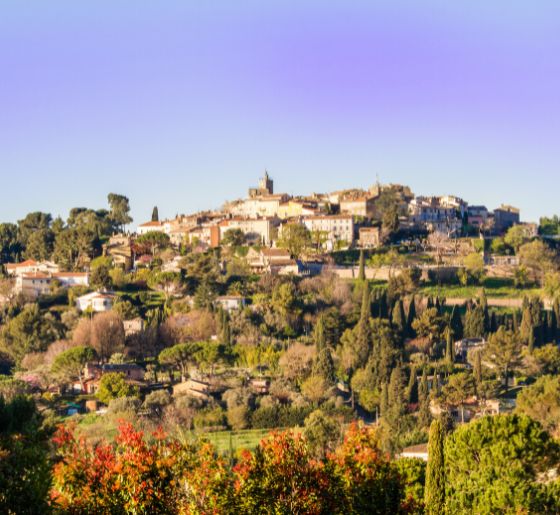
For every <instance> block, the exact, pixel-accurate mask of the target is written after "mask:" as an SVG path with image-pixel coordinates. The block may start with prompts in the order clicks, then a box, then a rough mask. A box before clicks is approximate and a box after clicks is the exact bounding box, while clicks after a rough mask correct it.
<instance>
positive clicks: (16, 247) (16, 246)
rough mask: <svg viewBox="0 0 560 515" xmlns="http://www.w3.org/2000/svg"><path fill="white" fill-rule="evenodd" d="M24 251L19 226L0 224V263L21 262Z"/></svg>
mask: <svg viewBox="0 0 560 515" xmlns="http://www.w3.org/2000/svg"><path fill="white" fill-rule="evenodd" d="M22 250H23V249H22V245H21V243H20V241H19V239H18V228H17V225H15V224H0V263H14V262H16V261H19V258H20V257H21V253H22Z"/></svg>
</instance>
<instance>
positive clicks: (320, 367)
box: [313, 316, 335, 384]
mask: <svg viewBox="0 0 560 515" xmlns="http://www.w3.org/2000/svg"><path fill="white" fill-rule="evenodd" d="M314 337H315V349H316V352H315V360H314V362H313V375H316V376H319V377H322V378H323V379H324V380H325V381H327V382H328V383H329V384H333V383H334V382H335V370H334V363H333V359H332V354H331V350H330V349H329V346H328V344H327V340H326V336H325V323H324V319H323V317H322V316H320V317H319V320H318V321H317V325H316V326H315V334H314Z"/></svg>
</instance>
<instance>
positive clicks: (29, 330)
mask: <svg viewBox="0 0 560 515" xmlns="http://www.w3.org/2000/svg"><path fill="white" fill-rule="evenodd" d="M62 332H63V327H62V326H61V324H60V322H58V321H57V320H56V319H55V318H54V317H53V315H52V314H50V313H48V314H42V313H41V310H40V309H39V306H38V305H37V304H27V305H26V306H25V307H24V308H23V310H22V311H21V312H20V313H19V314H18V315H17V316H15V317H14V318H12V319H10V320H9V321H8V323H7V324H6V325H5V326H4V327H3V328H2V331H1V333H0V335H1V339H0V348H1V350H2V351H3V352H5V353H6V354H7V355H8V356H9V357H10V358H11V359H12V360H13V361H14V362H15V363H17V364H19V363H20V362H21V360H22V359H23V357H24V356H25V355H26V354H29V353H30V352H43V351H45V350H46V348H47V346H48V345H49V343H52V342H53V341H55V340H58V339H59V338H61V337H62Z"/></svg>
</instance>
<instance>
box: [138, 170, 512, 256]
mask: <svg viewBox="0 0 560 515" xmlns="http://www.w3.org/2000/svg"><path fill="white" fill-rule="evenodd" d="M387 191H390V193H391V195H392V197H393V198H394V199H396V201H397V204H398V213H399V222H400V226H401V227H403V228H406V229H409V230H411V231H413V230H418V231H428V232H435V231H437V232H443V233H445V234H447V235H449V236H453V235H455V236H457V235H460V234H461V231H462V230H463V228H464V227H465V226H466V225H470V226H471V227H474V228H476V229H479V230H480V231H487V232H488V233H494V234H501V233H503V232H504V231H506V230H507V229H508V228H509V227H511V226H512V225H515V224H518V223H520V214H519V210H518V209H516V208H514V207H512V206H501V207H500V208H498V209H496V210H494V211H493V212H491V211H489V210H488V209H487V208H486V207H485V206H469V205H468V203H467V202H465V201H464V200H462V199H460V198H458V197H454V196H443V197H416V196H414V194H413V193H412V191H411V190H410V188H409V187H407V186H401V185H395V184H391V185H380V184H377V185H375V186H373V187H372V188H370V189H369V190H344V191H337V192H333V193H328V194H312V195H309V196H301V197H292V196H290V195H288V194H286V193H280V194H277V193H274V182H273V181H272V179H271V178H270V177H269V175H268V173H265V175H264V177H262V178H261V179H260V181H259V185H258V187H256V188H251V189H250V190H249V194H248V197H247V198H245V199H242V200H236V201H233V202H228V203H226V204H225V205H224V206H223V208H222V209H221V210H219V211H212V212H209V211H208V212H202V213H197V214H194V215H188V216H186V215H181V216H177V217H176V218H175V219H172V220H164V221H150V222H146V223H143V224H141V225H139V226H138V228H137V233H138V234H145V233H147V232H150V231H159V232H164V233H166V234H167V235H168V236H169V238H170V240H171V242H172V243H174V244H177V245H179V244H181V243H189V244H195V243H202V244H204V245H206V246H207V247H218V246H220V244H221V242H222V240H223V238H224V236H225V235H226V233H227V232H228V231H229V230H232V229H238V230H240V231H241V232H242V233H243V235H244V236H245V239H246V241H247V242H249V243H256V244H260V245H264V246H268V247H272V246H274V244H275V242H276V240H277V239H278V238H279V237H280V236H281V234H282V228H283V227H284V226H285V225H286V224H293V223H298V224H301V225H303V226H305V227H307V229H308V230H309V231H310V232H311V234H312V235H316V236H318V238H317V239H318V240H319V241H320V244H321V245H322V246H323V248H324V250H326V251H332V250H334V249H341V248H348V247H351V246H357V247H361V248H375V247H377V246H379V245H380V244H381V243H382V232H381V227H380V224H379V222H378V220H379V209H380V207H379V201H380V199H381V197H382V195H383V193H384V192H387Z"/></svg>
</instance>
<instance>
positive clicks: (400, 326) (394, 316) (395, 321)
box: [391, 299, 406, 338]
mask: <svg viewBox="0 0 560 515" xmlns="http://www.w3.org/2000/svg"><path fill="white" fill-rule="evenodd" d="M391 325H392V326H393V329H395V331H396V332H397V334H398V335H399V336H400V337H401V338H402V337H404V335H405V334H406V315H405V313H404V305H403V301H402V300H400V299H399V300H397V302H396V303H395V306H394V307H393V311H392V313H391Z"/></svg>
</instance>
